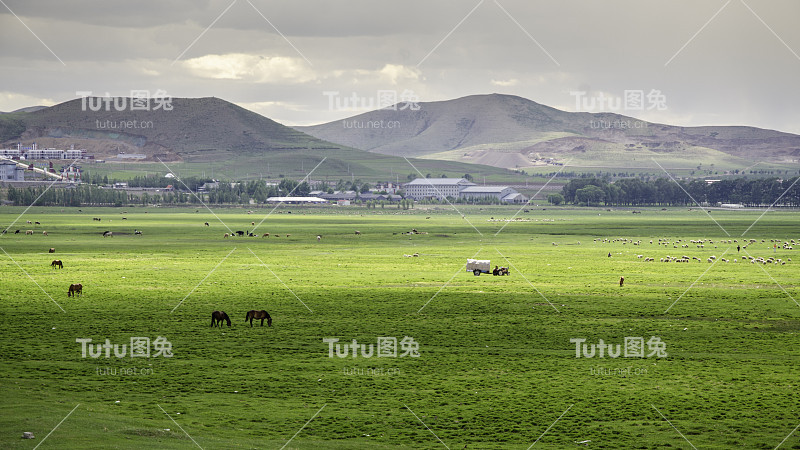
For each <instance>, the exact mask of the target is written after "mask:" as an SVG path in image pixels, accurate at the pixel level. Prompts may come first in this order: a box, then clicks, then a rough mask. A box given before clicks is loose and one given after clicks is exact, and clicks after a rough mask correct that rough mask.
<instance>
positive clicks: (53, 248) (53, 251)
mask: <svg viewBox="0 0 800 450" xmlns="http://www.w3.org/2000/svg"><path fill="white" fill-rule="evenodd" d="M55 252H56V249H55V247H50V251H49V252H47V253H55Z"/></svg>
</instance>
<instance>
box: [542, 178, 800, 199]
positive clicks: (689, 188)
mask: <svg viewBox="0 0 800 450" xmlns="http://www.w3.org/2000/svg"><path fill="white" fill-rule="evenodd" d="M797 179H798V177H792V178H789V179H785V180H782V179H779V178H756V179H747V178H735V179H726V180H720V181H715V182H713V183H707V182H706V181H705V180H702V179H700V180H690V181H686V180H679V181H672V180H671V179H668V178H657V179H655V180H651V181H643V180H640V179H638V178H623V179H620V180H616V181H614V182H610V181H609V180H608V179H599V178H587V179H575V180H571V181H570V182H569V183H567V184H566V185H564V187H563V188H562V190H561V194H550V195H549V196H548V201H550V203H553V204H559V203H571V204H575V205H588V206H599V205H605V206H686V205H694V204H695V200H696V201H697V202H700V203H707V204H710V205H715V204H717V203H732V204H742V205H744V206H765V205H767V206H768V205H771V204H773V202H775V201H776V200H777V205H779V206H800V183H797V184H796V182H797ZM790 188H791V189H790ZM693 199H694V200H693Z"/></svg>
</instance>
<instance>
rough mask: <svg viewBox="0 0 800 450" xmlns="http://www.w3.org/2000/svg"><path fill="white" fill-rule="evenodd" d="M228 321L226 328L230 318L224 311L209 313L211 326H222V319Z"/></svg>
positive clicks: (229, 323)
mask: <svg viewBox="0 0 800 450" xmlns="http://www.w3.org/2000/svg"><path fill="white" fill-rule="evenodd" d="M223 320H224V321H226V322H228V328H230V326H231V318H230V317H228V315H227V314H225V311H214V312H212V313H211V327H212V328H213V327H214V326H218V327H220V328H222V321H223Z"/></svg>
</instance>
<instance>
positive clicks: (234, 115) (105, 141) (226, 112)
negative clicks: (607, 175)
mask: <svg viewBox="0 0 800 450" xmlns="http://www.w3.org/2000/svg"><path fill="white" fill-rule="evenodd" d="M112 100H113V99H112ZM110 105H111V106H109V107H106V106H105V105H104V104H103V106H102V107H101V108H100V110H99V111H93V110H91V108H90V106H91V103H89V102H88V101H87V99H75V100H70V101H67V102H64V103H60V104H58V105H55V106H51V107H49V108H44V109H36V110H33V111H32V112H28V113H25V114H13V116H10V115H6V116H5V117H6V120H5V121H0V137H2V138H3V143H4V144H6V145H8V144H13V143H14V141H25V142H30V141H34V140H36V141H39V142H46V143H51V142H55V140H58V142H62V143H66V141H72V142H77V143H78V145H79V146H81V147H89V149H90V150H92V151H95V152H98V151H99V152H101V153H106V154H110V153H114V152H117V151H128V152H138V153H142V154H145V155H147V156H148V157H151V156H152V155H154V154H161V155H167V154H168V155H171V157H173V158H179V157H180V155H181V154H183V153H188V152H194V151H197V150H199V149H213V150H217V149H225V150H230V151H235V152H240V153H242V152H244V153H252V152H261V151H270V150H286V149H293V148H303V149H309V148H310V149H320V150H325V149H340V148H342V147H343V146H341V145H338V144H332V143H329V142H324V141H322V140H320V139H317V138H315V137H312V136H309V135H306V134H304V133H302V132H300V131H297V130H294V129H292V128H289V127H286V126H284V125H281V124H279V123H277V122H275V121H273V120H271V119H268V118H266V117H264V116H261V115H259V114H256V113H254V112H252V111H249V110H247V109H244V108H242V107H240V106H237V105H235V104H233V103H230V102H227V101H225V100H221V99H218V98H213V97H207V98H192V99H190V98H173V99H171V102H170V105H171V107H172V108H171V109H169V110H165V109H164V108H159V109H155V108H154V107H155V104H154V103H153V102H151V106H150V110H142V109H135V108H131V107H130V105H131V102H130V99H126V100H125V102H124V105H125V107H124V108H117V107H115V106H114V102H113V101H112V102H110ZM119 105H120V106H122V105H123V102H122V101H120V103H119ZM11 117H13V118H14V119H15V121H16V125H17V128H16V130H17V131H18V132H17V133H16V135H14V133H13V131H14V130H9V122H10V120H11ZM4 124H5V127H3V125H4ZM19 124H22V125H24V130H21V131H20V130H19ZM4 128H5V129H4ZM45 145H47V144H45Z"/></svg>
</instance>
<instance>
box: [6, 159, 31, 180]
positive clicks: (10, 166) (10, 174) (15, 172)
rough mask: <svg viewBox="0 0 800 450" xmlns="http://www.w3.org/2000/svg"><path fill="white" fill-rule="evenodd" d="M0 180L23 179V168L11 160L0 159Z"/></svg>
mask: <svg viewBox="0 0 800 450" xmlns="http://www.w3.org/2000/svg"><path fill="white" fill-rule="evenodd" d="M0 181H25V169H24V168H22V167H20V166H18V165H17V164H15V163H13V162H11V161H0Z"/></svg>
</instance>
